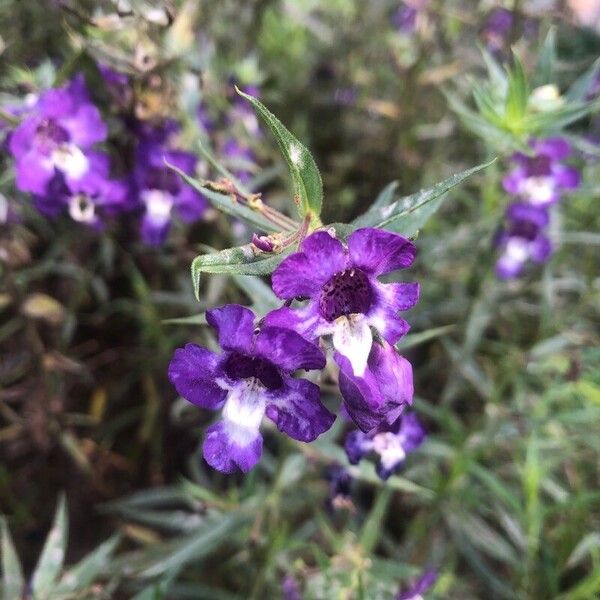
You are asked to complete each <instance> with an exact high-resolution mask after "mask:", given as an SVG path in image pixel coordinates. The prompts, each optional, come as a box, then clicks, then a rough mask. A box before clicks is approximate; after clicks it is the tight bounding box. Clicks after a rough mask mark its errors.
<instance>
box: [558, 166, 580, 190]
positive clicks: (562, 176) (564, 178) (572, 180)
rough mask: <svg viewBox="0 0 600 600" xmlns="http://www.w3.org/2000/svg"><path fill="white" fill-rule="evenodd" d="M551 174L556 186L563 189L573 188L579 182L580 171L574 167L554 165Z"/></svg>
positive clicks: (577, 185)
mask: <svg viewBox="0 0 600 600" xmlns="http://www.w3.org/2000/svg"><path fill="white" fill-rule="evenodd" d="M552 175H553V176H554V179H555V181H556V183H557V184H558V186H559V187H561V188H562V189H564V190H574V189H576V188H578V187H579V184H580V183H581V173H580V172H579V170H578V169H576V168H575V167H568V166H565V165H554V166H553V168H552Z"/></svg>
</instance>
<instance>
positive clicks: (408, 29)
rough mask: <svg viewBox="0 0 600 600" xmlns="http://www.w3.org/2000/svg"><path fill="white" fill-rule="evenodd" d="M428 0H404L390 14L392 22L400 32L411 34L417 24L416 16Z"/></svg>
mask: <svg viewBox="0 0 600 600" xmlns="http://www.w3.org/2000/svg"><path fill="white" fill-rule="evenodd" d="M427 3H428V0H406V1H405V2H400V5H399V6H398V8H397V9H396V11H395V12H394V14H393V15H392V24H393V25H394V27H395V28H396V29H397V30H398V31H400V32H401V33H406V34H411V33H413V32H414V31H415V28H416V26H417V17H418V15H419V13H420V12H422V11H423V10H424V9H425V7H426V5H427Z"/></svg>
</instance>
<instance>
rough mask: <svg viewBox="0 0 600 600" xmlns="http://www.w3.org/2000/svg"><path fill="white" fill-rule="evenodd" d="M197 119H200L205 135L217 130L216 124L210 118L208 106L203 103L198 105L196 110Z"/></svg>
mask: <svg viewBox="0 0 600 600" xmlns="http://www.w3.org/2000/svg"><path fill="white" fill-rule="evenodd" d="M196 118H197V119H198V123H199V124H200V128H201V130H202V131H203V132H204V133H207V134H208V133H211V132H212V131H213V130H214V128H215V122H214V121H213V119H212V117H211V116H210V114H209V112H208V109H207V108H206V105H205V104H203V103H202V102H201V103H200V104H199V105H198V108H197V109H196Z"/></svg>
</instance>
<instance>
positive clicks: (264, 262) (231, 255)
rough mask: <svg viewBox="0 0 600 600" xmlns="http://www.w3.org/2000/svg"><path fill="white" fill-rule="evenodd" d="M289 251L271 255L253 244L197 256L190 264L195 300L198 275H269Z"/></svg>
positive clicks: (198, 290) (198, 285)
mask: <svg viewBox="0 0 600 600" xmlns="http://www.w3.org/2000/svg"><path fill="white" fill-rule="evenodd" d="M291 250H292V249H291V247H290V248H287V249H286V250H284V251H283V252H280V253H278V254H272V253H270V252H262V251H261V250H258V249H257V248H256V247H255V246H254V245H253V244H246V245H245V246H238V247H235V248H227V249H226V250H221V251H219V252H214V253H211V254H201V255H200V256H197V257H196V258H195V259H194V261H193V262H192V281H193V283H194V293H195V295H196V299H197V300H198V301H199V300H200V297H199V294H200V275H201V274H202V273H230V274H236V275H269V274H271V273H272V272H273V271H274V270H275V269H276V268H277V266H278V265H279V263H280V262H281V261H282V260H283V259H284V258H285V257H286V256H287V255H288V254H289V253H290V252H291Z"/></svg>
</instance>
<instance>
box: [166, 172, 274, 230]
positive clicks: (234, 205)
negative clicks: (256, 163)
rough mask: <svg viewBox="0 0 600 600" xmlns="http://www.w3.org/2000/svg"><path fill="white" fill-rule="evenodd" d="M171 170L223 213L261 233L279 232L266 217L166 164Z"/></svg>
mask: <svg viewBox="0 0 600 600" xmlns="http://www.w3.org/2000/svg"><path fill="white" fill-rule="evenodd" d="M166 164H167V166H168V167H169V168H170V169H173V171H175V172H176V173H177V174H178V175H179V176H180V177H181V178H182V179H183V180H184V181H185V182H186V183H187V184H188V185H191V186H192V187H193V188H194V189H195V190H197V191H198V192H200V193H201V194H202V195H203V196H204V197H205V198H206V199H207V200H209V201H210V202H211V203H212V205H213V206H214V207H215V208H216V209H218V210H220V211H221V212H223V213H225V214H227V215H230V216H232V217H238V218H239V219H243V220H244V221H246V222H247V223H250V224H251V225H254V226H255V227H258V229H260V230H261V231H265V232H268V233H273V232H277V231H279V228H278V227H277V226H276V225H275V224H274V223H272V222H271V221H269V219H267V218H266V217H264V216H263V215H261V214H260V213H259V212H257V211H256V210H253V209H252V208H250V207H248V206H245V205H244V204H241V203H239V202H237V201H236V200H234V199H233V198H232V197H231V196H230V195H229V194H226V193H223V194H221V193H219V192H216V191H215V190H212V189H210V188H209V187H207V186H206V185H203V184H202V183H201V182H200V181H198V180H197V179H194V178H193V177H191V176H190V175H188V174H187V173H184V172H183V171H182V170H181V169H178V168H177V167H175V166H173V165H171V164H169V163H166Z"/></svg>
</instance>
